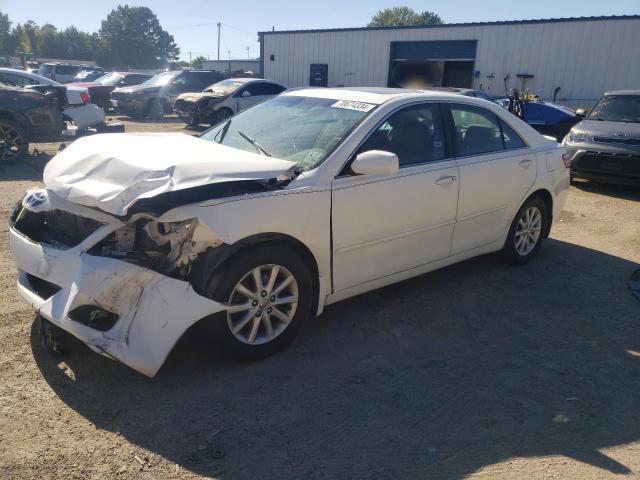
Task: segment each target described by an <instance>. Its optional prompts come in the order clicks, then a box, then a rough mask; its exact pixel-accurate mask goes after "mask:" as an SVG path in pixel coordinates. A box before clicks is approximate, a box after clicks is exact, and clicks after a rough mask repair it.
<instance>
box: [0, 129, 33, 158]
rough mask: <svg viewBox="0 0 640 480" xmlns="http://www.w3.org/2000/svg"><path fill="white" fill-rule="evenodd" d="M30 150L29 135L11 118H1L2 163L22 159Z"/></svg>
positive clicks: (0, 151) (0, 143) (0, 147)
mask: <svg viewBox="0 0 640 480" xmlns="http://www.w3.org/2000/svg"><path fill="white" fill-rule="evenodd" d="M28 151H29V137H28V136H27V134H26V132H25V131H24V130H23V128H22V127H21V126H20V125H18V124H17V123H16V122H13V121H11V120H4V119H0V164H2V163H12V162H18V161H20V160H22V159H23V158H24V157H25V156H26V154H27V152H28Z"/></svg>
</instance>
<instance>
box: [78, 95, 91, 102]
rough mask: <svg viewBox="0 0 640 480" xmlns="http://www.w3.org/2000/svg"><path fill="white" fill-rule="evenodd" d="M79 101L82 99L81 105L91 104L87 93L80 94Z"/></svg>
mask: <svg viewBox="0 0 640 480" xmlns="http://www.w3.org/2000/svg"><path fill="white" fill-rule="evenodd" d="M80 99H82V103H89V102H91V97H90V96H89V94H88V93H85V92H80Z"/></svg>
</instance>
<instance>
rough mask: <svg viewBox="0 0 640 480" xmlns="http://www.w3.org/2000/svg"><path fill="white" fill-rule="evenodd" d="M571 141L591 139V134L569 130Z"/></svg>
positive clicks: (580, 141) (579, 141) (578, 141)
mask: <svg viewBox="0 0 640 480" xmlns="http://www.w3.org/2000/svg"><path fill="white" fill-rule="evenodd" d="M569 141H570V142H572V143H583V142H588V141H589V134H587V133H585V132H574V131H573V130H572V131H570V132H569Z"/></svg>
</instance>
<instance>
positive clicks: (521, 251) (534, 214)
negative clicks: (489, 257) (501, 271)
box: [501, 196, 549, 265]
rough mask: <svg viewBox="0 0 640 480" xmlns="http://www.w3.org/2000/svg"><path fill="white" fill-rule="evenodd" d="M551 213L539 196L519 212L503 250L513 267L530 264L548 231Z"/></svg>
mask: <svg viewBox="0 0 640 480" xmlns="http://www.w3.org/2000/svg"><path fill="white" fill-rule="evenodd" d="M548 222H549V212H548V211H547V205H546V204H545V203H544V201H543V200H542V198H540V197H539V196H534V197H531V198H530V199H529V200H527V201H526V202H525V204H524V205H523V206H522V207H521V208H520V210H518V213H517V214H516V216H515V218H514V219H513V223H512V224H511V227H510V228H509V234H508V235H507V239H506V241H505V243H504V247H503V248H502V252H501V253H502V257H503V259H504V260H505V261H506V262H507V263H510V264H512V265H524V264H525V263H528V262H529V261H530V260H531V259H532V258H533V257H534V256H535V254H536V253H537V252H538V250H539V249H540V246H541V245H542V240H543V238H544V235H545V232H547V231H548Z"/></svg>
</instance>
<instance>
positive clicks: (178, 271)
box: [89, 218, 222, 280]
mask: <svg viewBox="0 0 640 480" xmlns="http://www.w3.org/2000/svg"><path fill="white" fill-rule="evenodd" d="M221 244H222V241H221V240H220V239H218V238H217V237H216V235H215V234H214V233H213V232H212V231H211V230H209V229H208V228H207V227H206V226H204V225H201V224H199V223H198V220H197V219H189V220H184V221H181V222H171V223H165V222H158V221H157V220H155V219H151V218H139V219H138V220H136V221H134V222H130V223H128V224H126V225H125V226H124V227H122V228H120V229H118V230H116V231H115V232H113V233H111V234H110V235H109V236H108V237H106V238H105V239H104V240H102V241H101V242H100V243H98V244H97V245H95V246H94V247H93V248H92V249H91V250H89V253H90V254H91V255H98V256H102V257H109V258H116V259H119V260H124V261H126V262H129V263H133V264H135V265H139V266H141V267H145V268H149V269H151V270H155V271H157V272H159V273H162V274H164V275H168V276H171V277H173V278H179V279H182V280H186V279H188V278H189V273H190V270H191V265H192V263H193V262H194V261H195V260H196V259H197V258H198V255H200V254H202V253H203V252H205V251H206V250H207V249H209V248H215V247H218V246H220V245H221Z"/></svg>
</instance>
